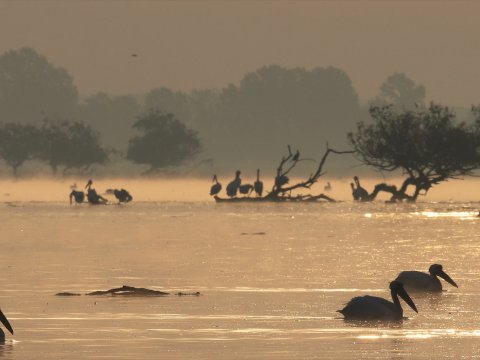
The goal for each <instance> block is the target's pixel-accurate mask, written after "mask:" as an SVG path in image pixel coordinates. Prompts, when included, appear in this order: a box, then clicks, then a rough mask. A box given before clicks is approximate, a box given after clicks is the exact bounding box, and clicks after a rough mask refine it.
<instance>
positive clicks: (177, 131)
mask: <svg viewBox="0 0 480 360" xmlns="http://www.w3.org/2000/svg"><path fill="white" fill-rule="evenodd" d="M133 128H134V129H136V130H138V131H140V132H142V133H143V135H141V136H136V137H134V138H132V139H131V140H130V144H129V147H128V152H127V159H129V160H132V161H134V162H136V163H138V164H146V165H149V166H150V170H149V172H154V171H158V170H160V169H164V168H167V167H170V166H179V165H182V164H183V163H184V162H186V161H188V160H191V159H193V158H194V157H195V155H197V154H198V152H199V151H200V141H199V140H198V135H197V132H196V131H194V130H191V129H188V128H187V127H186V126H185V125H184V124H183V123H182V122H180V121H179V120H178V119H177V118H176V117H175V115H173V114H170V113H163V112H161V111H159V110H151V111H150V112H148V113H146V114H145V115H143V116H140V117H139V119H138V121H137V122H136V123H135V124H134V125H133Z"/></svg>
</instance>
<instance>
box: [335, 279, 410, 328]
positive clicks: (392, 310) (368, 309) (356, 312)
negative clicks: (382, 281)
mask: <svg viewBox="0 0 480 360" xmlns="http://www.w3.org/2000/svg"><path fill="white" fill-rule="evenodd" d="M390 293H391V294H392V299H393V302H391V301H388V300H385V299H383V298H380V297H376V296H369V295H365V296H357V297H354V298H353V299H352V300H350V301H349V302H348V304H347V305H346V306H345V307H344V308H343V309H342V310H338V312H339V313H341V314H343V316H345V319H346V320H402V319H403V309H402V306H401V305H400V300H399V299H398V296H400V297H401V298H402V299H403V300H404V301H405V302H406V303H407V304H408V305H409V306H410V307H411V308H412V309H413V310H414V311H415V312H417V313H418V310H417V307H416V306H415V304H414V303H413V301H412V299H410V296H408V294H407V292H406V291H405V289H404V288H403V284H402V283H401V282H399V281H395V280H394V281H392V282H391V283H390Z"/></svg>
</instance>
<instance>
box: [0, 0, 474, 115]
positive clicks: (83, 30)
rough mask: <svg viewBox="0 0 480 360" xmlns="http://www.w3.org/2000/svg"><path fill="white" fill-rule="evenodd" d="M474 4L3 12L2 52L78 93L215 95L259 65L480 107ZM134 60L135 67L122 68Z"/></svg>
mask: <svg viewBox="0 0 480 360" xmlns="http://www.w3.org/2000/svg"><path fill="white" fill-rule="evenodd" d="M479 14H480V1H479V2H475V1H451V2H448V1H401V2H394V1H317V2H314V1H305V2H301V1H238V2H237V1H223V2H222V1H175V2H161V1H133V0H132V1H72V0H70V1H67V0H65V1H41V0H35V1H4V0H3V1H2V0H0V52H2V53H3V52H4V51H5V50H8V49H11V48H19V47H23V46H29V47H33V48H35V49H37V50H38V51H39V52H40V53H42V54H43V55H45V56H46V57H47V58H48V59H49V60H50V61H52V62H53V63H54V64H56V65H60V66H63V67H65V68H66V69H67V70H68V71H69V72H70V74H72V75H73V77H74V79H75V83H76V85H77V86H78V88H79V90H80V92H81V93H82V94H91V93H95V92H98V91H107V92H110V93H115V94H122V93H142V92H145V91H148V90H150V89H152V88H154V87H159V86H167V87H171V88H174V89H182V90H189V89H193V88H214V87H217V88H218V87H222V86H225V85H226V84H227V83H229V82H234V83H236V82H238V80H239V79H240V78H241V77H242V76H243V75H244V74H245V73H246V72H247V71H252V70H255V69H257V68H258V67H260V66H263V65H267V64H279V65H282V66H286V67H296V66H301V67H307V68H312V67H315V66H322V67H324V66H329V65H333V66H336V67H339V68H341V69H343V70H345V71H346V72H347V73H348V74H349V75H350V77H351V78H352V81H353V85H354V87H355V89H356V90H357V92H358V93H359V95H360V97H361V98H362V99H368V98H370V97H372V96H374V95H375V94H376V93H377V91H378V88H379V86H380V84H381V83H382V81H383V80H385V78H386V77H387V76H388V75H390V74H392V73H394V72H405V73H406V74H407V75H408V76H410V77H412V78H413V79H414V80H415V81H417V82H419V83H422V84H424V85H425V86H426V87H427V96H428V97H429V98H431V99H434V100H438V101H442V102H444V103H446V104H452V105H467V106H468V105H470V104H471V103H480V44H479V39H480V37H479V36H480V20H479ZM132 53H137V54H138V55H139V56H138V57H132V56H131V54H132Z"/></svg>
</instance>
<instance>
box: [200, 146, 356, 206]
mask: <svg viewBox="0 0 480 360" xmlns="http://www.w3.org/2000/svg"><path fill="white" fill-rule="evenodd" d="M330 153H334V154H351V153H353V151H337V150H334V149H331V148H330V147H328V144H327V149H326V150H325V153H324V154H323V156H322V159H321V160H320V162H319V164H318V166H317V168H316V170H315V171H314V172H313V173H312V174H310V176H309V177H308V178H307V179H306V180H304V181H300V182H298V183H295V184H292V185H289V178H288V174H289V173H290V172H291V171H292V170H293V169H294V168H295V167H296V166H297V164H298V163H299V162H301V161H305V160H311V159H302V158H300V151H299V150H297V151H296V152H295V153H292V150H291V148H290V145H289V146H288V154H287V155H284V156H283V157H282V159H281V161H280V164H279V165H278V167H277V174H276V176H275V179H274V185H273V187H272V190H271V191H270V192H268V193H267V194H266V195H265V196H262V194H261V193H262V191H257V190H255V191H256V193H257V196H256V197H250V194H251V193H252V192H251V191H248V192H246V193H245V194H247V195H248V196H244V197H236V194H237V190H239V191H240V193H244V192H242V186H243V185H241V180H240V171H238V170H237V172H236V177H235V179H234V180H233V181H232V182H231V183H230V184H228V186H227V194H228V196H229V198H222V197H220V196H218V192H219V191H220V189H221V185H220V184H219V183H218V181H217V179H216V176H215V177H214V182H215V184H214V185H213V186H212V189H211V192H210V194H211V195H214V196H213V198H214V199H215V201H216V202H223V203H250V202H251V203H262V202H315V201H319V200H326V201H328V202H334V201H335V199H333V198H331V197H329V196H327V195H325V194H318V195H311V194H297V195H292V191H294V190H298V189H308V190H310V189H311V187H312V186H313V184H315V183H316V182H317V181H318V179H319V178H320V177H321V176H322V175H324V174H325V172H323V166H324V165H325V162H326V160H327V157H328V155H329V154H330ZM257 184H261V188H262V189H263V183H261V182H260V180H259V171H257V181H256V183H255V186H257ZM252 188H254V187H253V186H252ZM217 190H218V191H217Z"/></svg>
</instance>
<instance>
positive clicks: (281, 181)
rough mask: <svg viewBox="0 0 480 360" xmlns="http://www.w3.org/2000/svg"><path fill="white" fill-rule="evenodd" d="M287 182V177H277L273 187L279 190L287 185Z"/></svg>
mask: <svg viewBox="0 0 480 360" xmlns="http://www.w3.org/2000/svg"><path fill="white" fill-rule="evenodd" d="M289 181H290V179H289V178H288V176H287V175H277V177H275V186H276V187H277V188H281V187H282V186H283V185H286V184H288V182H289Z"/></svg>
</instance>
